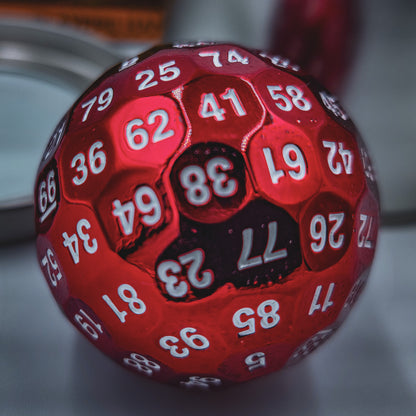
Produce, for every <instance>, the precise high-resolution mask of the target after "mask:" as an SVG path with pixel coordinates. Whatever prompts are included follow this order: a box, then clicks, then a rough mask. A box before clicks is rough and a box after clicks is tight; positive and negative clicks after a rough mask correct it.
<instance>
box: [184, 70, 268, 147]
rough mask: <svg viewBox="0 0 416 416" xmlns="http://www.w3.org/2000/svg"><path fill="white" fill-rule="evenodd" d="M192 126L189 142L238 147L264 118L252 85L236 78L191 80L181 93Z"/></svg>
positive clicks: (212, 77) (213, 77) (206, 77)
mask: <svg viewBox="0 0 416 416" xmlns="http://www.w3.org/2000/svg"><path fill="white" fill-rule="evenodd" d="M182 102H183V105H184V109H185V111H186V113H187V115H188V117H189V120H190V123H191V126H192V142H193V143H196V142H200V141H203V142H206V141H218V140H221V139H223V138H224V137H227V143H229V144H233V145H234V146H235V147H236V148H237V149H239V148H240V146H241V145H242V142H243V141H244V139H245V138H246V137H247V136H249V135H251V134H252V133H253V132H254V131H255V130H257V129H258V128H259V127H260V126H261V124H262V122H263V119H264V110H263V107H262V105H261V103H260V101H259V99H258V97H257V95H256V94H255V92H254V90H253V87H252V86H251V85H250V84H249V83H247V82H245V81H244V80H242V79H240V78H238V77H230V76H204V77H201V78H198V79H196V80H195V81H192V82H190V83H189V84H187V85H186V86H185V87H184V90H183V93H182Z"/></svg>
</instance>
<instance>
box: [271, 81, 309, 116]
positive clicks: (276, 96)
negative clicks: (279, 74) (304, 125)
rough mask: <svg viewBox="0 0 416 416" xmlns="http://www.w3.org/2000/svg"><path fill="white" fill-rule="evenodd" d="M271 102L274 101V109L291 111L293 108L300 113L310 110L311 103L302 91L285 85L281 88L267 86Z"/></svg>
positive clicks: (293, 86) (278, 86)
mask: <svg viewBox="0 0 416 416" xmlns="http://www.w3.org/2000/svg"><path fill="white" fill-rule="evenodd" d="M267 89H268V91H269V94H270V97H271V98H272V100H274V101H276V102H275V104H276V107H277V108H278V109H279V110H282V111H286V112H289V111H292V110H293V107H296V108H297V109H299V110H301V111H309V110H311V108H312V104H311V102H310V101H309V100H308V99H306V98H305V96H304V93H303V91H302V90H301V89H300V88H299V87H296V86H295V85H287V86H286V87H285V88H283V87H282V86H281V85H268V86H267Z"/></svg>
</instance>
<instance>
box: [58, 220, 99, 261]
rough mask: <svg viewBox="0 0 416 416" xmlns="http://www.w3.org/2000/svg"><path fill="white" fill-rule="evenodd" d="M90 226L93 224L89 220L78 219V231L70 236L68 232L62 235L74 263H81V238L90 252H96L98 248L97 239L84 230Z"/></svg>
mask: <svg viewBox="0 0 416 416" xmlns="http://www.w3.org/2000/svg"><path fill="white" fill-rule="evenodd" d="M90 228H91V224H90V223H89V221H88V220H86V219H85V218H83V219H81V220H79V221H78V223H77V227H76V229H77V232H76V233H75V234H72V235H71V236H69V235H68V233H67V232H64V233H62V237H63V238H64V241H63V244H64V247H67V248H68V250H69V253H70V254H71V257H72V260H73V262H74V264H78V263H79V244H78V241H79V239H81V241H82V242H83V247H84V250H85V251H86V252H87V253H88V254H94V253H95V252H96V251H97V249H98V242H97V239H95V238H93V239H91V237H90V235H89V234H88V233H86V232H85V231H84V230H88V229H90Z"/></svg>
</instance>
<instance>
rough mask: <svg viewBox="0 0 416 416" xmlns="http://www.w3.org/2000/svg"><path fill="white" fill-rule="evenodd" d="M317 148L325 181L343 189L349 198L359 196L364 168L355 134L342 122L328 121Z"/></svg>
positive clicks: (328, 184) (322, 129)
mask: <svg viewBox="0 0 416 416" xmlns="http://www.w3.org/2000/svg"><path fill="white" fill-rule="evenodd" d="M317 142H318V143H317V150H318V152H317V153H318V155H319V157H320V159H321V160H320V165H321V166H322V170H323V178H324V181H325V185H327V186H328V187H333V189H334V191H338V190H342V191H344V192H345V197H346V198H353V199H352V200H356V199H357V197H358V196H359V195H360V193H361V192H362V190H363V188H364V186H365V182H364V180H363V179H364V171H363V166H362V163H361V158H360V151H359V148H358V146H357V142H356V141H355V140H354V137H353V136H352V135H351V133H349V132H348V131H347V130H344V129H341V128H340V127H339V125H337V124H335V123H332V122H328V123H327V124H325V125H324V126H322V128H321V129H320V131H319V134H318V138H317Z"/></svg>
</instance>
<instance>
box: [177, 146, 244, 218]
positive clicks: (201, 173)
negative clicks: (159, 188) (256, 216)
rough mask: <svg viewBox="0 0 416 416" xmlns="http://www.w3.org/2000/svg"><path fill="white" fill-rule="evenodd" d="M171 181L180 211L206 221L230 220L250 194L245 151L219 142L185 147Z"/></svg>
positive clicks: (190, 216) (187, 215) (189, 216)
mask: <svg viewBox="0 0 416 416" xmlns="http://www.w3.org/2000/svg"><path fill="white" fill-rule="evenodd" d="M170 182H171V184H172V189H173V191H174V193H175V197H176V204H177V206H178V207H179V211H180V213H181V214H183V215H184V216H186V217H188V218H190V219H192V220H195V221H199V222H204V223H218V222H222V221H225V220H227V219H228V218H230V217H232V216H233V215H234V214H235V213H236V212H237V211H238V210H239V209H241V207H242V205H243V204H244V203H246V202H247V200H248V199H249V198H250V196H251V184H250V182H249V180H248V172H247V169H246V166H245V161H244V158H243V156H242V154H241V153H240V152H239V151H237V150H236V149H234V148H232V147H230V146H229V145H225V144H223V143H218V142H208V143H197V144H194V145H192V146H190V147H189V148H188V149H186V151H185V152H183V153H182V154H181V155H180V157H179V158H177V159H176V161H175V163H174V164H173V166H172V169H171V172H170Z"/></svg>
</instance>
